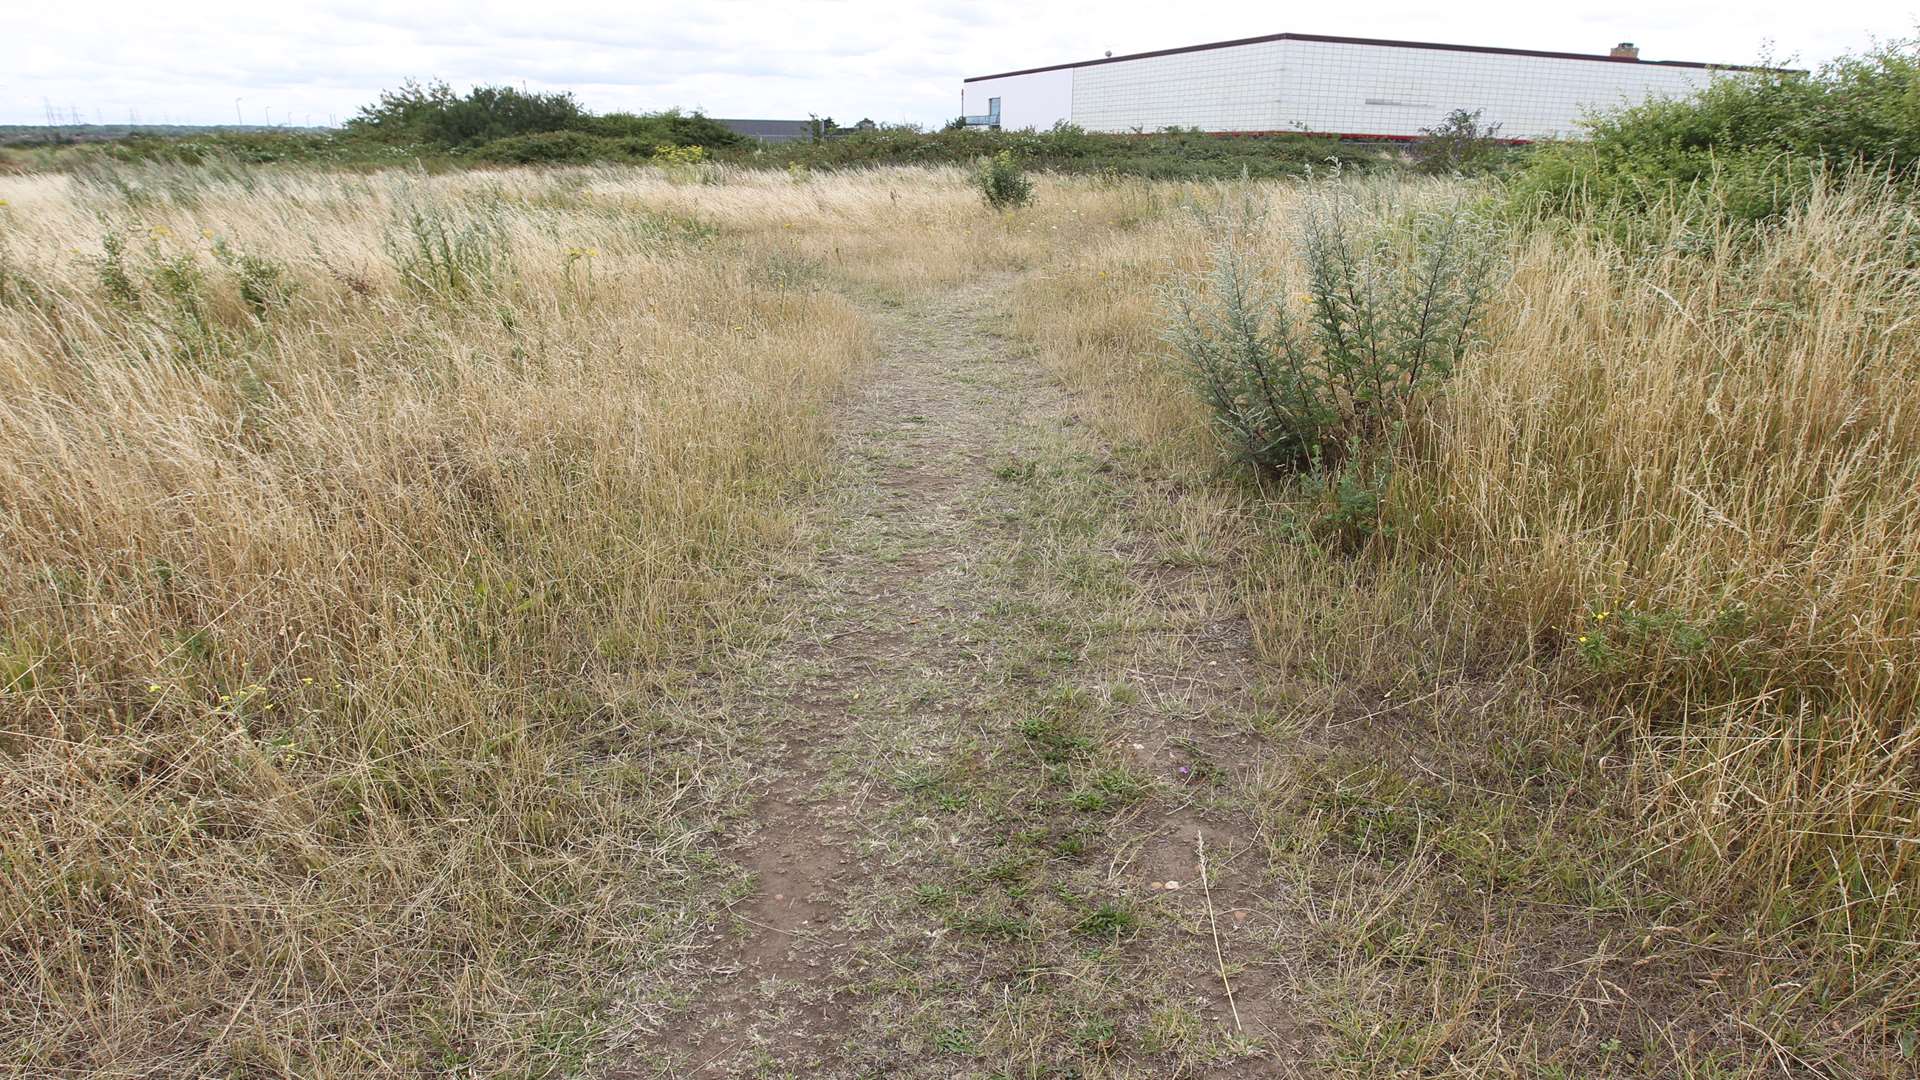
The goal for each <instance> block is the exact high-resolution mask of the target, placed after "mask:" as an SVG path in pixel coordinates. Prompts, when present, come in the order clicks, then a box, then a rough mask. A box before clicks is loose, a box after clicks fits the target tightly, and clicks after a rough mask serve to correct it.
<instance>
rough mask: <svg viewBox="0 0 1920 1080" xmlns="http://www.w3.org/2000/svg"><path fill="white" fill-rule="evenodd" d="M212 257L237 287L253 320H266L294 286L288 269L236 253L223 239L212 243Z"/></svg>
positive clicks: (263, 257)
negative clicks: (237, 284)
mask: <svg viewBox="0 0 1920 1080" xmlns="http://www.w3.org/2000/svg"><path fill="white" fill-rule="evenodd" d="M213 255H214V258H216V259H218V260H220V264H221V265H222V266H225V267H226V268H227V270H228V271H229V272H231V273H232V274H233V276H234V278H235V279H236V280H237V281H238V282H239V283H240V299H241V300H243V301H245V302H246V305H247V308H248V310H250V311H252V312H253V314H254V317H255V318H259V319H265V318H266V317H267V313H268V312H269V311H271V310H273V309H275V308H278V307H281V306H282V305H284V304H285V303H286V302H287V300H288V298H289V297H291V296H292V294H293V283H292V282H290V281H289V280H287V269H286V267H284V266H282V265H281V264H279V263H277V262H275V261H274V260H272V259H269V258H267V257H265V256H263V255H253V254H250V253H248V252H244V251H238V250H235V249H234V248H233V247H232V246H231V245H229V244H228V243H227V242H226V241H225V240H222V239H216V240H214V242H213Z"/></svg>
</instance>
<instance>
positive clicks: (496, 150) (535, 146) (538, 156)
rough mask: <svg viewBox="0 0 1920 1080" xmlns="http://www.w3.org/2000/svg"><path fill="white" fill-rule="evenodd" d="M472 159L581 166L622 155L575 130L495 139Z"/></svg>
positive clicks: (613, 145) (610, 143)
mask: <svg viewBox="0 0 1920 1080" xmlns="http://www.w3.org/2000/svg"><path fill="white" fill-rule="evenodd" d="M473 156H474V157H475V158H477V159H479V160H481V161H487V162H493V163H495V164H500V165H583V164H586V163H588V162H593V161H610V160H623V159H624V158H625V157H626V154H625V153H624V152H623V150H622V148H621V146H620V143H619V142H618V141H616V140H613V139H603V138H601V137H599V136H597V135H588V134H586V133H584V132H579V131H540V132H535V133H533V134H531V135H510V136H508V137H506V138H504V139H495V140H493V141H492V142H490V143H487V144H485V145H484V146H481V147H480V148H479V149H477V150H475V151H474V152H473Z"/></svg>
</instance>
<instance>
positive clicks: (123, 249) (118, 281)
mask: <svg viewBox="0 0 1920 1080" xmlns="http://www.w3.org/2000/svg"><path fill="white" fill-rule="evenodd" d="M93 266H94V272H95V273H96V274H97V275H98V276H99V278H100V288H101V291H103V292H105V293H106V294H107V298H108V299H109V300H112V301H113V302H114V303H116V304H119V305H120V306H122V307H139V306H140V290H139V288H138V287H136V286H135V285H134V283H133V275H132V274H130V273H128V272H127V240H126V237H124V236H121V235H120V233H119V231H118V230H115V229H108V230H107V231H106V234H105V235H103V236H102V237H100V256H99V258H98V259H96V260H95V261H94V264H93Z"/></svg>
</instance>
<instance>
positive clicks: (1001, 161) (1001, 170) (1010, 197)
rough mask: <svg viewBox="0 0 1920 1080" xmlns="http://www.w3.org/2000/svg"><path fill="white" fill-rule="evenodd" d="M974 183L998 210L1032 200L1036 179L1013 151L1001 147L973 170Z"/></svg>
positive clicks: (1029, 203)
mask: <svg viewBox="0 0 1920 1080" xmlns="http://www.w3.org/2000/svg"><path fill="white" fill-rule="evenodd" d="M974 184H975V186H977V187H978V188H979V189H980V195H981V197H982V198H984V199H986V200H987V205H988V206H991V207H993V208H994V209H995V210H1015V209H1018V208H1020V207H1023V206H1031V205H1032V204H1033V180H1032V179H1031V178H1029V177H1028V176H1027V173H1026V170H1024V169H1022V168H1021V167H1020V163H1019V162H1018V161H1016V160H1014V156H1013V151H1011V150H1002V151H1000V152H999V153H997V154H995V155H993V156H992V157H990V158H988V159H986V161H984V162H982V163H981V165H980V170H979V172H977V173H975V174H974Z"/></svg>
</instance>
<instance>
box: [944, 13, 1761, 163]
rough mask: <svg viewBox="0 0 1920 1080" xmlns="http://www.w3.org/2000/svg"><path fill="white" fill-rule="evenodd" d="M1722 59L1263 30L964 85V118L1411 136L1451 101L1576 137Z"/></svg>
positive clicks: (1504, 123)
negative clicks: (1602, 113)
mask: <svg viewBox="0 0 1920 1080" xmlns="http://www.w3.org/2000/svg"><path fill="white" fill-rule="evenodd" d="M1727 70H1738V69H1737V68H1735V67H1733V66H1732V65H1726V64H1702V63H1693V62H1688V61H1681V60H1642V59H1640V55H1639V50H1638V49H1636V48H1634V47H1633V46H1632V45H1627V44H1623V45H1619V46H1616V47H1615V48H1614V49H1613V50H1612V51H1611V52H1610V53H1604V54H1593V55H1589V54H1585V53H1563V52H1540V51H1535V50H1531V49H1500V48H1492V47H1488V46H1483V45H1440V44H1434V43H1431V42H1419V41H1381V40H1376V39H1372V38H1348V37H1327V36H1324V35H1319V34H1271V35H1268V36H1266V37H1256V38H1241V39H1239V40H1235V41H1218V42H1214V43H1212V44H1209V45H1190V46H1187V47H1185V48H1179V49H1161V50H1158V51H1155V52H1144V53H1134V54H1132V55H1128V56H1104V57H1101V58H1100V59H1097V60H1083V61H1081V62H1079V63H1074V64H1055V65H1053V66H1050V67H1040V68H1029V69H1026V70H1024V71H1009V72H1005V73H1003V74H999V75H980V76H976V77H974V78H971V79H967V80H966V81H965V82H964V83H963V84H962V89H961V102H962V107H963V111H964V112H965V114H966V116H967V121H968V123H970V124H983V125H989V126H993V127H999V128H1003V129H1007V130H1017V129H1021V128H1039V129H1045V128H1049V127H1052V126H1053V125H1055V124H1057V123H1060V122H1062V121H1065V122H1068V123H1072V124H1076V125H1078V126H1080V127H1082V128H1085V129H1086V130H1088V131H1107V132H1143V131H1158V130H1161V129H1164V128H1169V127H1180V128H1199V129H1200V130H1202V131H1212V132H1231V133H1236V134H1267V133H1280V132H1310V133H1314V134H1321V135H1339V136H1343V137H1348V138H1373V139H1409V138H1414V137H1417V136H1418V135H1419V134H1420V133H1421V130H1422V129H1423V128H1430V127H1433V126H1434V125H1435V124H1438V123H1439V122H1440V121H1441V120H1442V119H1444V118H1445V117H1446V115H1447V114H1448V113H1450V112H1452V111H1453V110H1455V109H1466V110H1468V111H1469V112H1471V111H1473V110H1476V109H1478V110H1481V111H1482V117H1481V119H1482V121H1483V122H1485V123H1490V124H1499V125H1500V135H1501V137H1503V138H1507V139H1514V140H1532V139H1548V138H1554V137H1556V136H1565V135H1572V134H1574V133H1575V132H1576V131H1577V128H1578V125H1579V121H1580V118H1581V116H1582V115H1583V114H1584V113H1586V112H1588V111H1591V110H1595V109H1607V108H1613V107H1617V106H1619V105H1623V104H1634V103H1638V102H1641V101H1645V100H1647V99H1648V98H1650V97H1679V96H1684V95H1685V94H1687V93H1689V92H1690V91H1692V90H1694V89H1696V88H1698V87H1700V86H1702V85H1704V84H1705V83H1706V82H1707V80H1708V79H1710V78H1712V76H1713V73H1714V72H1715V71H1727Z"/></svg>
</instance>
